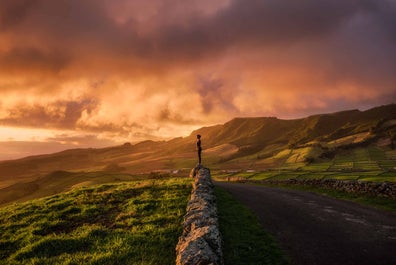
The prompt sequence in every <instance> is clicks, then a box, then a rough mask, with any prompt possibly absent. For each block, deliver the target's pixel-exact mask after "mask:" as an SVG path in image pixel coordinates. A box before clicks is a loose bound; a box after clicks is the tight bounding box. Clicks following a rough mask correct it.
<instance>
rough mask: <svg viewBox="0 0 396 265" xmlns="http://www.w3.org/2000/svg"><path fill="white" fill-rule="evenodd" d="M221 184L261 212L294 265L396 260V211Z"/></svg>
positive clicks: (385, 263)
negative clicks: (390, 211)
mask: <svg viewBox="0 0 396 265" xmlns="http://www.w3.org/2000/svg"><path fill="white" fill-rule="evenodd" d="M216 185H217V186H219V187H222V188H224V189H226V190H227V191H229V192H230V193H231V194H232V195H233V196H234V197H235V198H237V199H238V200H239V201H241V202H242V203H243V204H245V205H246V206H247V207H248V208H250V209H251V210H252V211H253V212H254V213H255V214H256V215H257V216H258V218H259V220H260V222H261V224H262V225H263V227H264V229H265V230H266V231H267V232H269V233H271V234H272V235H273V236H274V237H275V238H276V239H277V241H278V243H279V244H280V246H281V248H282V249H283V250H284V252H285V254H286V255H288V256H289V257H290V260H291V261H292V263H293V264H304V265H309V264H318V265H326V264H332V265H333V264H342V265H349V264H359V265H360V264H370V265H375V264H383V265H391V264H396V214H392V213H388V212H385V211H380V210H376V209H373V208H370V207H366V206H361V205H358V204H356V203H353V202H347V201H342V200H337V199H333V198H329V197H326V196H321V195H317V194H313V193H309V192H303V191H296V190H287V189H282V188H272V187H264V186H256V185H250V184H239V183H225V182H217V183H216Z"/></svg>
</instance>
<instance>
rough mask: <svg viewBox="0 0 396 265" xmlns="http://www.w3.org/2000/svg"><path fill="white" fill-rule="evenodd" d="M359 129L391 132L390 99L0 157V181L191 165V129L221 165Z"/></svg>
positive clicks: (394, 124) (370, 134)
mask: <svg viewBox="0 0 396 265" xmlns="http://www.w3.org/2000/svg"><path fill="white" fill-rule="evenodd" d="M359 133H360V134H362V133H367V139H366V138H364V139H363V140H362V141H363V142H364V141H368V139H369V138H370V139H371V138H373V139H377V140H378V139H379V138H381V137H384V138H392V137H394V135H395V134H396V104H389V105H383V106H378V107H375V108H372V109H369V110H365V111H360V110H346V111H339V112H334V113H326V114H316V115H311V116H308V117H306V118H298V119H291V120H285V119H278V118H276V117H246V118H243V117H237V118H234V119H232V120H230V121H228V122H226V123H224V124H218V125H213V126H207V127H202V128H199V129H197V130H195V131H193V132H192V133H191V134H190V135H189V136H187V137H177V138H174V139H171V140H169V141H143V142H140V143H137V144H133V145H132V144H130V143H125V144H123V145H119V146H112V147H106V148H85V149H68V150H64V151H61V152H57V153H53V154H44V155H38V156H29V157H24V158H21V159H16V160H6V161H0V183H1V181H4V180H6V179H8V180H9V181H8V184H10V183H11V184H13V183H16V182H18V181H19V180H24V179H30V180H31V176H33V175H34V176H35V177H42V176H45V175H46V174H49V173H51V172H53V171H57V170H65V171H100V170H104V169H105V168H109V165H110V166H111V165H113V167H110V168H117V166H119V167H118V168H124V169H125V170H126V172H131V173H137V172H150V171H154V170H160V169H164V170H165V169H167V170H171V169H180V168H191V167H192V166H194V165H195V163H196V162H195V161H196V160H195V156H196V154H195V151H194V150H195V137H196V134H201V135H202V143H203V148H204V158H205V160H204V163H205V164H206V165H208V166H210V165H215V166H216V167H218V168H221V167H222V163H223V162H225V161H231V160H233V159H236V158H241V157H246V156H251V155H254V154H257V157H265V156H268V155H271V154H272V155H275V154H276V153H277V152H280V151H282V150H285V149H288V148H289V149H290V148H298V147H300V146H305V145H307V144H312V143H313V142H316V143H323V144H322V145H323V146H324V145H325V144H324V143H328V142H331V141H334V140H336V139H341V138H345V137H348V136H351V135H357V134H359ZM362 137H363V136H362ZM371 141H372V139H371ZM388 142H389V140H388ZM219 146H223V147H224V148H228V147H229V148H228V150H231V149H232V150H234V151H232V154H229V153H230V152H228V153H227V155H225V154H224V153H222V150H224V148H218V147H219ZM227 146H228V147H227ZM230 148H231V149H230ZM114 165H116V166H114ZM10 179H14V180H15V181H12V180H10ZM4 186H5V185H1V186H0V187H4Z"/></svg>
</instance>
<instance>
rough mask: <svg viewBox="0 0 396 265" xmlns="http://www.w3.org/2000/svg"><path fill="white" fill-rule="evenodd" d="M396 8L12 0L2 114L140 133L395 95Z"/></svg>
mask: <svg viewBox="0 0 396 265" xmlns="http://www.w3.org/2000/svg"><path fill="white" fill-rule="evenodd" d="M395 17H396V6H395V4H394V3H393V1H390V0H380V1H378V0H375V1H374V0H368V1H355V0H347V1H342V2H335V1H331V0H324V1H317V0H304V1H298V2H296V1H292V0H284V1H279V0H267V1H259V0H252V1H248V2H246V1H243V0H216V1H213V0H200V1H198V0H193V1H178V0H165V1H163V0H161V1H160V0H153V1H143V0H141V1H140V0H138V1H127V0H112V1H110V0H86V1H78V0H69V1H51V0H34V1H27V0H5V1H3V2H2V5H1V6H0V92H1V98H0V125H2V126H17V127H29V128H32V127H33V128H51V129H53V130H58V129H61V130H71V131H75V132H80V133H81V134H82V135H84V134H85V133H90V132H95V133H102V136H103V137H102V136H101V137H102V139H108V140H109V141H117V142H119V141H124V140H127V139H130V140H131V141H138V140H142V139H146V138H151V139H160V138H163V137H165V138H170V137H172V136H179V135H185V134H187V133H188V132H190V131H191V130H192V129H195V128H197V127H200V126H203V125H208V124H214V123H222V122H225V121H227V120H228V119H231V118H233V117H235V116H279V117H283V118H285V117H298V116H305V115H309V114H313V113H317V112H328V111H336V110H340V109H348V108H368V107H371V106H374V105H378V104H386V103H392V102H395V99H396V87H395V84H396V76H395V74H394V73H395V72H396V52H395V49H394V47H395V44H396V38H395V34H394V33H395V30H396V26H395V25H396V21H395ZM81 142H83V140H82V141H81Z"/></svg>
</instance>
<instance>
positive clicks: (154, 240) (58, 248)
mask: <svg viewBox="0 0 396 265" xmlns="http://www.w3.org/2000/svg"><path fill="white" fill-rule="evenodd" d="M190 191H191V180H189V179H181V178H178V179H167V180H145V181H134V182H126V183H117V184H116V183H115V184H103V185H97V186H92V187H89V188H78V189H75V190H72V191H70V192H68V193H62V194H58V195H55V196H51V197H46V198H43V199H38V200H33V201H30V202H26V203H22V204H14V205H10V206H7V207H4V208H0V234H1V239H0V264H173V263H174V260H175V245H176V243H177V239H178V237H179V235H180V234H181V232H182V231H181V229H182V227H181V222H182V216H183V214H184V213H185V208H186V203H187V201H188V199H189V195H190Z"/></svg>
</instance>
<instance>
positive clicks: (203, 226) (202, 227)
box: [176, 164, 223, 265]
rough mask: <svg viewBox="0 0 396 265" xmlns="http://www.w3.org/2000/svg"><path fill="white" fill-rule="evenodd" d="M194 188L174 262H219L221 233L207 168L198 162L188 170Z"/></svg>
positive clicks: (217, 264)
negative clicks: (192, 179)
mask: <svg viewBox="0 0 396 265" xmlns="http://www.w3.org/2000/svg"><path fill="white" fill-rule="evenodd" d="M190 177H192V178H194V179H195V180H194V183H193V190H192V193H191V198H190V201H189V202H188V204H187V213H186V214H185V216H184V221H183V233H182V235H181V236H180V238H179V242H178V244H177V246H176V264H177V265H182V264H183V265H197V264H198V265H209V264H213V265H221V264H223V255H222V250H221V235H220V231H219V225H218V216H217V206H216V197H215V195H214V190H213V189H214V186H213V183H212V180H211V176H210V171H209V169H207V168H204V167H203V166H202V165H200V164H198V165H197V166H196V167H195V168H193V169H192V170H191V173H190Z"/></svg>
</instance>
